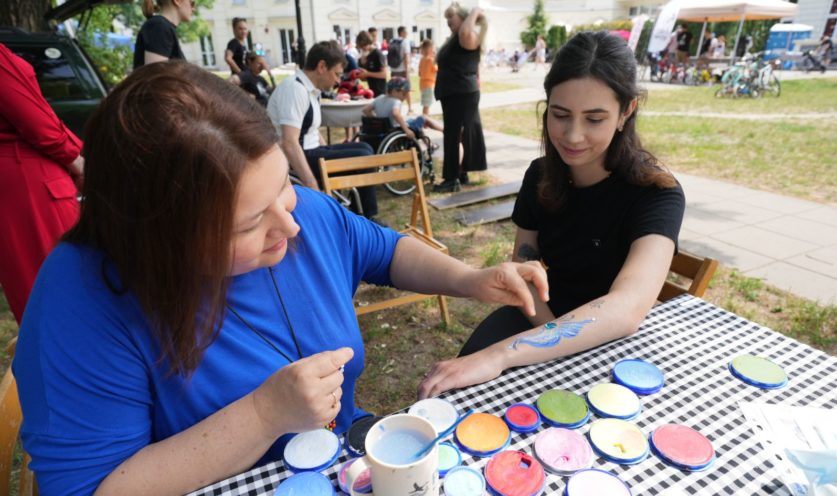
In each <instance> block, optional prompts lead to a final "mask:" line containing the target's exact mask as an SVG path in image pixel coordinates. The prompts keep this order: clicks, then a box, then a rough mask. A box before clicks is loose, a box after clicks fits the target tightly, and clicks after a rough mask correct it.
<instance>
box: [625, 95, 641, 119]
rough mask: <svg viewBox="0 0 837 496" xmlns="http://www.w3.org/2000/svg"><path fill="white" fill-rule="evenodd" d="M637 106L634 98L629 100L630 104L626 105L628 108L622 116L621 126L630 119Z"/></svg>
mask: <svg viewBox="0 0 837 496" xmlns="http://www.w3.org/2000/svg"><path fill="white" fill-rule="evenodd" d="M637 105H638V103H637V99H636V98H634V99H633V100H631V103H629V104H628V108H627V109H625V112H624V113H623V114H622V124H624V123H625V121H627V120H628V119H629V118H630V117H631V115H633V113H634V112H636V107H637Z"/></svg>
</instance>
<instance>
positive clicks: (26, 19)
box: [0, 0, 51, 31]
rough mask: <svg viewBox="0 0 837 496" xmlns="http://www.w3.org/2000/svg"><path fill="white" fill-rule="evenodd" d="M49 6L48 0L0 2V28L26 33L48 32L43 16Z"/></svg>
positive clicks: (5, 0) (8, 0)
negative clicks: (22, 30)
mask: <svg viewBox="0 0 837 496" xmlns="http://www.w3.org/2000/svg"><path fill="white" fill-rule="evenodd" d="M50 6H51V2H50V0H2V1H0V26H11V27H15V28H20V29H24V30H26V31H49V25H48V24H47V22H46V21H45V20H44V14H46V12H47V11H48V10H49V9H50Z"/></svg>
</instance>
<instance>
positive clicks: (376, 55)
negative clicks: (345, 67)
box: [359, 48, 387, 96]
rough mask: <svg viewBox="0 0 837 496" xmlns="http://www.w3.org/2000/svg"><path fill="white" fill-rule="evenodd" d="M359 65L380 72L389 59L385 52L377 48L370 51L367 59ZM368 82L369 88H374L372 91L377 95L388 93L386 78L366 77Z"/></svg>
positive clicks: (370, 70)
mask: <svg viewBox="0 0 837 496" xmlns="http://www.w3.org/2000/svg"><path fill="white" fill-rule="evenodd" d="M359 65H360V67H362V68H364V69H366V70H367V71H369V72H379V71H381V70H383V68H384V67H386V66H387V60H386V57H384V54H383V52H381V51H380V50H378V49H377V48H376V49H374V50H372V51H371V52H369V54H368V55H367V56H366V60H365V61H364V62H363V63H361V64H359ZM366 83H367V84H368V85H369V89H370V90H372V93H374V94H375V96H379V95H385V94H386V93H387V80H386V78H376V77H368V78H366Z"/></svg>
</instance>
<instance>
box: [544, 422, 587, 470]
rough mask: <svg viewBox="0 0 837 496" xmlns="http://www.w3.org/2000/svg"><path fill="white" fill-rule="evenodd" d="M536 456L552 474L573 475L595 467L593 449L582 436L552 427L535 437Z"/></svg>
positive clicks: (568, 430)
mask: <svg viewBox="0 0 837 496" xmlns="http://www.w3.org/2000/svg"><path fill="white" fill-rule="evenodd" d="M534 449H535V456H536V457H537V458H538V460H540V462H541V463H542V464H543V465H544V467H546V468H547V470H549V471H550V472H554V473H556V474H558V475H571V474H574V473H575V472H578V471H579V470H584V469H585V468H590V467H591V466H592V465H593V449H592V448H590V443H588V442H587V439H585V438H584V436H582V435H581V434H579V433H578V432H576V431H573V430H570V429H563V428H556V427H551V428H549V429H547V430H545V431H543V432H541V433H539V434H538V435H537V436H536V437H535V445H534Z"/></svg>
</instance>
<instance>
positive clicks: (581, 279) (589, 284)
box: [419, 32, 685, 397]
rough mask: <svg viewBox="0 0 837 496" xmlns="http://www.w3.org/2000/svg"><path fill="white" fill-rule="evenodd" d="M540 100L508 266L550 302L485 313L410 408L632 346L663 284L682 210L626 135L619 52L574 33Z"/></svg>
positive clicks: (608, 40) (631, 82)
mask: <svg viewBox="0 0 837 496" xmlns="http://www.w3.org/2000/svg"><path fill="white" fill-rule="evenodd" d="M544 89H545V90H546V96H547V108H546V110H545V111H544V114H543V135H542V141H543V146H544V150H545V152H546V153H545V155H544V156H543V157H541V158H539V159H537V160H535V161H533V162H532V165H530V167H529V169H528V170H527V171H526V175H525V177H524V179H523V185H522V187H521V190H520V193H519V195H518V197H517V201H516V203H515V207H514V212H513V214H512V220H513V221H514V222H515V224H517V235H516V238H515V244H514V251H513V253H512V258H513V260H515V261H531V260H539V261H541V262H542V263H543V264H544V266H545V267H546V269H547V277H548V280H549V296H550V297H549V302H548V303H544V304H538V305H537V306H538V310H537V314H536V315H535V316H526V315H524V314H522V313H521V312H519V311H517V309H514V308H511V307H502V308H500V309H498V310H497V311H495V312H494V313H492V314H491V315H490V316H488V317H487V318H486V319H485V320H484V321H483V322H482V323H481V324H480V325H479V326H478V327H477V329H476V330H475V331H474V333H473V334H472V335H471V337H470V339H469V340H468V341H467V342H466V343H465V345H464V346H463V348H462V351H461V352H460V357H459V358H456V359H453V360H448V361H444V362H440V363H437V364H436V365H435V366H434V367H433V369H432V370H431V371H430V373H429V374H428V376H427V377H426V378H425V380H424V381H423V382H422V384H421V385H420V386H419V396H420V397H427V396H435V395H437V394H439V393H441V392H442V391H446V390H448V389H452V388H456V387H464V386H468V385H471V384H478V383H481V382H485V381H488V380H491V379H493V378H495V377H497V376H498V375H499V374H500V373H501V372H502V371H503V370H505V369H507V368H509V367H514V366H518V365H524V364H532V363H538V362H542V361H546V360H551V359H555V358H558V357H562V356H566V355H571V354H573V353H578V352H580V351H583V350H587V349H590V348H593V347H595V346H598V345H600V344H603V343H606V342H608V341H612V340H614V339H618V338H621V337H624V336H627V335H629V334H632V333H633V332H635V331H636V330H637V328H638V327H639V325H640V323H641V322H642V320H643V319H644V318H645V315H646V314H647V313H648V311H649V310H650V309H651V306H652V305H653V304H654V302H655V301H656V298H657V295H658V294H659V292H660V289H661V288H662V285H663V282H664V281H665V278H666V274H667V273H668V269H669V265H671V259H672V257H673V255H674V253H675V250H676V248H677V235H678V233H679V231H680V224H681V222H682V220H683V210H684V208H685V198H684V196H683V190H682V189H681V188H680V186H679V184H678V183H677V181H676V180H675V179H674V176H672V175H671V173H670V172H668V170H666V169H665V168H664V167H663V166H662V165H661V164H660V163H659V162H658V161H657V159H656V158H654V156H653V155H651V154H650V153H649V152H648V151H646V150H645V149H644V148H643V147H642V145H641V143H640V140H639V136H638V135H637V131H636V110H637V101H638V99H639V97H640V96H641V94H640V91H639V89H638V88H637V86H636V62H635V59H634V55H633V53H632V52H631V50H630V48H628V46H627V45H626V43H625V42H624V40H622V39H621V38H619V37H617V36H615V35H611V34H608V33H606V32H597V33H590V32H584V33H580V34H578V35H576V36H574V37H573V38H572V39H571V40H570V41H569V42H568V43H567V44H566V45H565V46H564V47H563V48H562V49H561V51H560V52H558V54H557V56H556V58H555V61H554V62H553V64H552V68H551V69H550V71H549V74H547V76H546V79H545V81H544Z"/></svg>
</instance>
